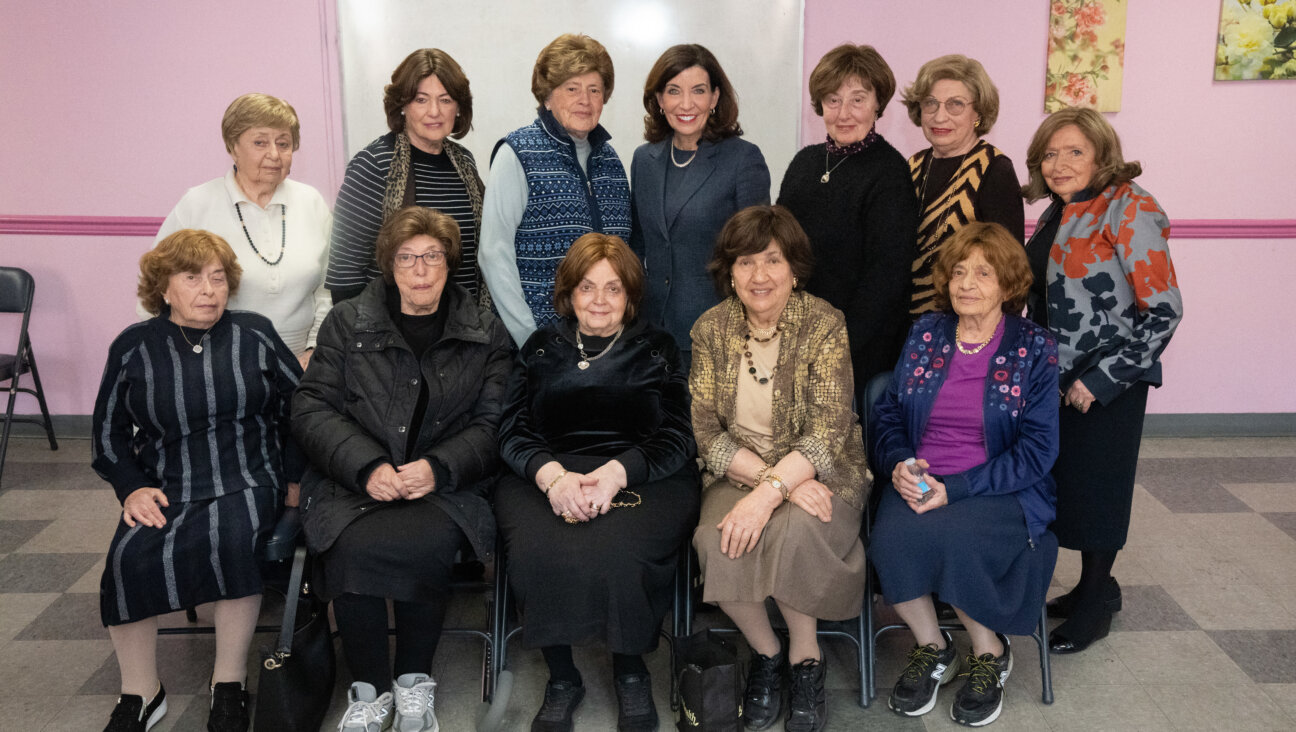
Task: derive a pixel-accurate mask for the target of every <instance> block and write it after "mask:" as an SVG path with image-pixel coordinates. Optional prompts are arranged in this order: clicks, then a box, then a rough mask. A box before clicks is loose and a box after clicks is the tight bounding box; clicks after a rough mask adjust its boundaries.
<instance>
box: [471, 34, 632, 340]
mask: <svg viewBox="0 0 1296 732" xmlns="http://www.w3.org/2000/svg"><path fill="white" fill-rule="evenodd" d="M614 79H615V76H614V74H613V71H612V58H611V57H610V56H608V53H607V49H605V48H604V47H603V45H602V44H601V43H599V42H598V41H596V40H594V39H593V38H590V37H589V36H583V35H573V34H564V35H561V36H559V37H558V38H555V39H554V40H553V42H552V43H550V44H549V45H548V46H545V48H544V50H543V51H541V52H540V56H539V58H537V59H536V65H535V70H534V71H533V72H532V74H531V92H532V93H533V94H534V95H535V98H536V101H537V102H539V103H540V107H539V110H538V113H539V116H538V117H537V119H536V120H535V121H534V122H532V123H531V124H529V125H527V126H526V127H523V128H521V129H519V130H515V131H513V132H512V133H510V134H509V135H508V136H507V137H505V138H504V139H503V140H501V141H500V142H499V143H498V144H497V145H496V147H495V153H494V156H493V159H492V161H491V173H490V186H489V187H488V188H487V189H486V198H485V201H484V202H483V211H482V236H481V245H480V250H479V256H480V264H481V271H482V274H483V276H484V277H485V279H486V283H487V284H488V286H489V287H490V291H491V295H492V297H493V298H494V300H495V306H496V308H497V309H498V310H499V314H500V317H501V318H502V319H503V321H504V325H506V326H507V327H508V330H509V333H510V334H511V335H512V336H513V340H514V341H516V342H517V343H518V345H521V344H522V343H524V342H525V341H526V339H527V337H528V336H530V335H531V333H532V332H534V331H535V330H536V329H537V328H540V327H543V326H545V325H548V324H549V323H552V322H556V321H558V320H559V317H558V314H557V313H556V312H554V308H553V288H554V274H555V273H556V272H557V270H558V263H559V262H561V261H562V259H563V257H564V256H566V254H567V249H568V248H570V247H571V245H572V242H574V241H576V239H577V238H579V237H580V236H582V235H583V234H587V233H589V232H591V231H597V232H601V233H604V234H611V235H613V236H619V237H621V238H622V239H628V238H629V237H630V185H629V183H628V181H627V180H626V174H625V167H624V166H623V165H621V160H620V158H618V157H617V154H616V151H615V150H613V149H612V146H611V145H609V144H608V140H609V139H610V138H611V135H609V134H608V132H607V130H605V129H603V127H602V126H601V125H599V117H600V116H601V115H602V114H603V104H604V102H606V101H607V99H608V98H609V97H610V96H611V95H612V85H613V81H614Z"/></svg>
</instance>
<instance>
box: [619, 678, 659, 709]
mask: <svg viewBox="0 0 1296 732" xmlns="http://www.w3.org/2000/svg"><path fill="white" fill-rule="evenodd" d="M623 683H624V684H625V685H626V686H627V687H628V688H627V689H626V690H625V693H624V694H622V695H621V697H620V699H619V700H618V701H619V702H620V703H621V713H622V714H624V715H625V716H627V717H640V716H644V715H647V714H651V713H652V711H653V709H654V707H653V701H652V691H651V690H650V689H648V688H647V684H646V683H645V681H644V680H643V679H638V678H636V679H634V680H633V681H628V682H623Z"/></svg>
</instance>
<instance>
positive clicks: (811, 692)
mask: <svg viewBox="0 0 1296 732" xmlns="http://www.w3.org/2000/svg"><path fill="white" fill-rule="evenodd" d="M818 671H819V664H817V663H808V662H802V663H799V664H797V665H796V666H793V667H792V689H791V690H790V691H789V694H788V695H789V697H790V698H789V700H788V701H789V705H790V706H791V708H792V709H793V710H797V709H813V708H814V706H815V704H816V703H817V702H818V699H817V698H816V696H817V695H816V694H815V685H814V677H815V674H816V673H818Z"/></svg>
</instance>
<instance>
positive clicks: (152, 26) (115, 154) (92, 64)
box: [0, 0, 346, 414]
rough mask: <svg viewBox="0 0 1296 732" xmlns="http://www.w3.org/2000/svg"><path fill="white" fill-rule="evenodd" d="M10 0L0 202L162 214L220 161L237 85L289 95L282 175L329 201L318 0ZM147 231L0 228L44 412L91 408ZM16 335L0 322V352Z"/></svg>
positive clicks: (337, 132)
mask: <svg viewBox="0 0 1296 732" xmlns="http://www.w3.org/2000/svg"><path fill="white" fill-rule="evenodd" d="M24 5H25V6H26V10H25V12H10V13H7V14H6V18H5V21H4V22H3V23H0V99H3V100H4V101H3V105H4V113H3V115H0V160H3V161H4V171H5V173H4V175H0V214H17V215H32V216H34V215H95V216H153V217H159V218H160V217H163V216H165V215H166V214H167V212H168V211H170V210H171V207H172V206H173V205H175V202H176V201H177V200H179V198H180V196H181V194H183V193H184V191H185V190H186V189H188V188H189V187H192V186H195V185H198V184H199V183H202V182H203V181H206V180H208V179H210V178H214V177H217V176H219V175H223V174H224V172H225V170H226V168H227V166H228V165H229V164H230V159H229V156H228V155H227V154H226V153H225V147H224V143H223V142H222V141H221V136H220V120H221V115H222V114H223V113H224V111H225V107H226V105H228V104H229V102H230V101H231V100H233V99H234V98H235V97H237V96H238V95H240V94H243V93H246V92H249V91H261V92H265V93H268V94H274V95H276V96H280V97H283V98H285V99H287V100H288V101H289V102H290V103H292V105H293V106H294V108H295V109H296V110H297V114H298V117H299V118H300V119H301V128H302V146H301V149H300V150H299V151H298V152H297V154H296V155H295V156H294V159H293V172H292V175H293V177H294V178H296V179H297V180H300V181H303V182H306V183H309V184H311V185H313V186H315V187H316V188H318V189H319V190H320V192H321V193H323V194H324V196H325V197H326V198H327V199H328V200H330V201H332V199H333V197H334V195H335V193H336V191H337V187H338V185H339V184H340V183H341V176H342V169H343V167H344V165H345V164H346V160H345V158H344V157H343V152H342V135H341V111H340V110H341V104H340V103H339V102H338V100H337V91H336V90H337V87H338V85H337V64H336V52H335V51H334V49H333V48H332V47H331V43H332V41H331V40H329V41H328V42H327V43H326V39H332V38H333V36H334V34H333V32H332V30H331V28H332V25H333V19H332V8H333V3H332V2H327V1H326V0H282V1H281V2H276V3H263V2H258V1H257V0H225V1H224V2H220V3H157V2H145V1H144V0H123V1H121V2H113V3H99V4H96V3H74V4H59V3H47V4H37V3H24ZM151 243H152V239H151V238H146V237H74V236H0V264H4V265H6V266H18V267H23V268H24V269H27V270H28V271H30V272H31V273H32V275H33V276H34V277H35V278H36V283H37V285H36V308H35V314H34V316H33V319H32V334H33V345H34V347H35V352H36V356H37V363H38V365H39V366H40V368H41V375H42V380H43V381H44V383H45V386H46V389H47V391H48V392H49V396H50V408H51V410H52V411H54V412H55V413H60V414H88V413H90V412H91V411H92V409H93V407H94V397H95V392H96V390H97V388H98V380H99V375H100V373H101V372H102V369H103V359H104V356H105V354H106V353H107V350H108V344H109V343H110V342H111V341H112V339H113V337H114V336H116V334H117V333H118V332H120V331H121V329H122V328H124V327H125V326H126V325H127V324H129V323H131V322H132V321H133V320H134V319H135V314H134V302H133V297H132V296H131V294H132V293H133V290H134V282H135V278H136V274H137V272H138V269H137V262H138V260H139V256H140V254H142V253H143V252H144V251H145V250H146V249H147V248H148V247H149V246H150V245H151ZM15 334H16V326H10V325H9V324H8V323H7V322H6V323H5V324H3V325H0V351H12V349H13V346H12V344H13V342H14V338H15V337H16V336H15ZM24 407H25V408H26V409H24ZM19 408H20V410H23V411H31V410H33V409H34V406H32V404H31V403H30V402H23V401H20V407H19Z"/></svg>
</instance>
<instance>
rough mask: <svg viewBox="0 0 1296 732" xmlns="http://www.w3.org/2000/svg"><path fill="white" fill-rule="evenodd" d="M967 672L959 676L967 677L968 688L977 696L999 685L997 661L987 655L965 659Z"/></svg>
mask: <svg viewBox="0 0 1296 732" xmlns="http://www.w3.org/2000/svg"><path fill="white" fill-rule="evenodd" d="M967 662H968V670H967V671H964V672H963V673H961V674H959V676H966V677H968V686H969V687H971V689H972V690H973V691H975V692H976V693H978V694H984V693H986V690H988V689H991V688H994V687H996V686H998V685H999V661H998V660H997V659H996V658H995V657H994V656H991V655H990V654H989V653H983V654H981V655H980V656H971V655H969V656H968V658H967Z"/></svg>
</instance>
